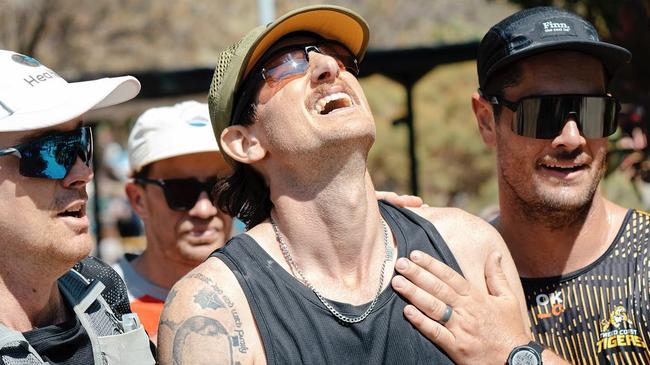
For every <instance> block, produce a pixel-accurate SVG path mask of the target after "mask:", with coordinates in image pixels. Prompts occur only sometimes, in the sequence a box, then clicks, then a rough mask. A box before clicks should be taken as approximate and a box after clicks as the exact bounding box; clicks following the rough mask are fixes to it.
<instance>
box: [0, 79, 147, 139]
mask: <svg viewBox="0 0 650 365" xmlns="http://www.w3.org/2000/svg"><path fill="white" fill-rule="evenodd" d="M139 92H140V82H139V81H138V80H137V79H136V78H134V77H132V76H122V77H112V78H103V79H98V80H91V81H82V82H73V83H69V84H67V85H66V86H65V87H64V88H60V89H52V88H50V89H44V90H43V92H40V93H35V94H34V95H33V96H32V97H33V104H32V106H37V108H38V109H34V108H30V110H29V111H24V112H23V111H21V110H15V111H14V114H12V115H10V116H8V117H6V118H3V119H2V120H0V130H1V131H3V132H11V131H25V130H33V129H41V128H47V127H52V126H56V125H59V124H62V123H65V122H67V121H70V120H73V119H75V118H79V117H80V116H82V115H83V114H84V113H86V112H88V111H90V110H94V109H99V108H104V107H107V106H111V105H115V104H120V103H123V102H125V101H127V100H130V99H132V98H134V97H135V96H136V95H138V93H139Z"/></svg>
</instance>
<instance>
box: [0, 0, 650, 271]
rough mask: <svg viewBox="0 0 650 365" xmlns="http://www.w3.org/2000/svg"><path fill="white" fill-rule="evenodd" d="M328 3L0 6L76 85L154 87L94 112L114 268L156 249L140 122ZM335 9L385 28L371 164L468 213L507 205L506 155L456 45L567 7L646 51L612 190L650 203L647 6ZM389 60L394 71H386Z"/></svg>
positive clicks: (21, 44)
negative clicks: (500, 160)
mask: <svg viewBox="0 0 650 365" xmlns="http://www.w3.org/2000/svg"><path fill="white" fill-rule="evenodd" d="M319 2H322V1H311V0H300V1H297V0H275V1H273V0H258V1H255V0H241V1H226V0H209V1H208V0H110V1H108V0H98V1H86V0H0V48H2V49H10V50H14V51H17V52H20V53H24V54H28V55H32V56H34V57H35V58H37V59H39V60H40V61H41V62H43V63H44V64H47V65H48V66H50V67H51V68H52V69H54V70H58V71H59V73H60V74H62V76H63V77H64V78H66V79H67V80H69V81H78V80H84V79H90V78H94V77H98V76H108V75H114V74H120V75H121V74H133V75H135V76H136V77H138V78H139V79H140V80H141V81H142V84H143V93H141V96H139V97H138V98H137V99H135V100H134V101H131V102H129V103H126V104H123V105H120V106H117V107H112V108H108V109H105V110H99V111H95V112H92V113H90V114H89V115H88V117H87V122H89V123H91V124H92V125H93V126H94V133H95V141H96V146H95V151H96V157H95V161H94V163H95V171H96V180H95V182H94V184H93V185H92V186H91V187H90V189H89V195H90V196H91V197H92V207H91V208H90V209H91V212H90V215H91V217H92V219H93V222H94V224H93V227H94V232H95V237H96V239H97V242H98V243H99V246H98V247H99V250H98V254H99V255H100V256H102V258H104V259H105V260H107V261H109V262H110V261H113V260H114V259H116V258H118V257H119V256H120V255H121V254H122V252H134V251H139V250H141V249H142V247H143V245H144V239H143V238H142V225H141V222H140V220H139V218H138V217H137V216H136V215H135V214H134V213H133V211H132V210H131V208H130V205H129V203H128V201H127V199H126V197H125V193H124V183H125V181H126V179H127V171H128V158H127V153H126V140H127V136H128V133H129V128H130V127H131V125H132V123H133V121H134V120H135V119H136V118H137V117H138V116H139V115H140V114H141V113H142V112H143V111H144V110H146V109H148V108H150V107H153V106H158V105H171V104H173V103H176V102H178V101H182V100H197V101H201V102H205V100H206V95H207V86H208V85H209V82H210V77H211V71H212V70H213V69H214V63H215V62H216V58H217V54H218V53H219V52H220V51H221V50H222V49H223V48H224V47H226V46H227V45H229V44H231V43H232V42H234V41H235V40H236V39H238V38H239V37H241V36H242V35H243V34H244V33H245V32H246V31H247V30H249V29H251V28H253V27H254V26H255V25H256V24H259V23H264V22H267V21H270V20H271V19H273V17H274V16H275V15H277V14H282V13H285V12H287V11H289V10H291V9H294V8H296V7H299V6H302V5H308V4H315V3H319ZM328 3H331V4H336V5H342V6H345V7H348V8H351V9H353V10H355V11H357V12H358V13H359V14H361V15H362V16H363V17H364V18H365V19H367V21H368V23H369V24H370V27H371V29H372V38H371V40H370V52H369V56H368V58H367V62H372V64H371V66H372V68H371V70H372V71H373V72H366V73H362V76H363V78H362V79H361V83H362V85H363V87H364V89H365V93H366V96H367V97H368V99H369V102H370V104H371V107H372V108H373V112H374V115H375V122H376V124H377V142H376V143H375V146H374V147H373V149H372V150H371V154H370V157H369V166H370V172H371V174H372V175H373V181H374V182H375V185H376V187H377V188H378V189H380V190H389V191H395V192H398V193H400V194H413V193H416V194H418V195H420V196H421V197H422V198H423V199H424V201H425V202H427V203H428V204H429V205H438V206H455V207H460V208H463V209H465V210H468V211H470V212H472V213H474V214H478V215H480V216H483V217H485V218H489V217H490V216H492V215H493V214H494V213H495V210H496V206H497V201H496V199H497V184H496V177H495V171H494V166H495V163H494V161H493V159H494V156H493V153H492V152H491V151H489V150H488V149H486V147H485V146H484V144H483V143H481V141H480V136H479V134H478V130H477V128H476V126H475V123H476V122H475V120H474V116H473V115H472V111H471V105H470V95H471V93H472V92H473V91H474V90H475V89H476V88H477V87H478V81H477V80H476V76H475V75H476V71H475V67H476V64H475V61H474V60H473V59H471V53H470V57H469V58H468V59H467V60H463V61H457V60H456V58H454V57H448V56H449V54H448V53H450V52H452V50H455V49H462V50H470V51H473V50H474V49H475V47H476V46H477V44H478V41H480V37H481V36H482V35H483V34H484V33H485V32H486V31H487V29H488V28H489V27H490V26H491V25H492V24H495V23H496V22H498V21H499V20H500V19H502V18H504V17H506V16H507V15H510V14H512V13H513V12H515V11H516V10H518V9H520V8H523V7H531V6H538V5H555V6H560V7H564V8H567V9H570V10H572V11H574V12H576V13H578V14H580V15H582V16H584V17H585V18H587V19H588V20H590V21H591V22H592V23H594V24H595V25H596V26H597V28H598V31H599V33H600V34H601V35H602V36H603V38H604V39H605V40H607V41H609V42H612V43H615V44H618V45H621V46H623V47H626V48H627V49H629V50H630V51H631V52H632V54H633V60H632V63H631V64H630V65H627V66H626V67H625V68H624V69H623V71H622V72H621V73H620V74H618V75H617V78H616V79H615V80H614V81H613V84H612V90H613V92H614V93H615V94H616V95H617V96H618V98H619V99H620V100H621V101H622V103H623V110H622V114H621V117H620V127H621V128H620V129H619V131H618V132H617V133H616V134H615V135H614V136H612V137H611V138H610V142H611V146H610V152H609V157H608V164H609V168H608V176H607V177H606V178H605V180H604V184H603V186H602V188H603V190H604V192H605V195H606V196H608V197H609V198H610V199H612V200H613V201H615V202H617V203H619V204H621V205H623V206H627V207H635V208H640V209H645V210H648V209H650V159H649V158H648V152H649V149H648V144H647V138H646V135H647V130H648V126H649V123H650V116H649V115H648V113H649V112H650V67H648V65H650V47H648V45H650V2H649V1H648V0H556V1H553V0H435V1H431V0H331V1H328ZM454 47H456V48H454ZM371 58H372V59H371ZM418 58H419V61H423V62H424V61H431V62H430V66H427V68H426V69H425V72H422V73H421V75H420V74H418V75H417V77H414V76H413V75H412V74H410V75H407V74H405V73H403V72H401V71H404V72H405V71H407V69H409V67H411V62H413V61H418ZM422 58H430V59H426V60H424V59H422ZM460 58H461V59H462V58H463V57H460ZM382 60H383V61H384V62H382ZM424 63H426V62H424ZM388 64H390V67H391V70H392V71H391V72H381V68H382V67H387V66H385V65H388ZM361 68H362V71H363V68H364V64H363V63H362V64H361ZM411 71H412V70H411ZM148 81H150V82H148ZM237 229H239V230H241V225H239V226H238V228H237Z"/></svg>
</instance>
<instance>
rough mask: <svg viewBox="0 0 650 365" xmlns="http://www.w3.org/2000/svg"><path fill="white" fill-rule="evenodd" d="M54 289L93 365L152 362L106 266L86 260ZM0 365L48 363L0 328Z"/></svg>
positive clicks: (16, 333) (120, 284)
mask: <svg viewBox="0 0 650 365" xmlns="http://www.w3.org/2000/svg"><path fill="white" fill-rule="evenodd" d="M111 272H112V273H113V274H114V276H113V275H111ZM82 273H83V274H82ZM115 277H117V279H118V280H119V281H118V280H116V279H115ZM58 284H59V289H60V290H61V293H62V294H63V296H64V297H65V298H66V300H67V302H68V303H70V304H71V306H72V309H73V311H74V313H75V315H76V317H77V318H78V319H79V322H80V323H81V325H82V326H83V327H84V329H85V330H86V333H87V334H88V337H89V339H90V343H91V346H92V352H93V358H94V364H95V365H124V364H129V365H131V364H133V365H144V364H154V363H155V360H154V358H153V355H152V353H151V349H150V346H149V338H148V336H147V333H146V332H145V331H144V327H142V325H141V324H140V321H139V319H138V317H137V315H136V314H135V313H129V312H130V308H129V307H128V296H127V294H126V287H125V285H124V282H122V281H121V279H119V276H117V273H115V272H114V271H112V269H111V268H110V267H109V266H108V265H106V264H104V263H103V262H101V261H99V260H98V259H96V258H94V257H88V258H86V259H84V260H82V261H81V262H80V263H79V264H77V265H75V267H74V268H72V269H70V271H68V272H67V273H66V274H65V275H63V276H62V277H61V278H59V280H58ZM107 284H108V288H107ZM105 298H106V299H105ZM107 300H108V301H107ZM109 302H110V304H109ZM122 313H125V314H122ZM0 364H2V365H47V364H49V363H48V362H46V361H44V360H43V359H42V358H41V356H40V355H39V354H38V353H37V352H36V350H35V349H34V348H33V347H32V346H31V345H30V344H29V342H27V340H26V339H25V336H24V335H23V334H22V333H21V332H19V331H15V330H12V329H9V328H7V327H6V326H3V325H2V324H0Z"/></svg>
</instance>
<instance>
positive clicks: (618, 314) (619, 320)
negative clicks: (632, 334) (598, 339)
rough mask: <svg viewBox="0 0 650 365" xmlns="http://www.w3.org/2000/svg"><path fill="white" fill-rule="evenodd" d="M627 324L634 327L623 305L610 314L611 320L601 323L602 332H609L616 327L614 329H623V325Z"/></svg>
mask: <svg viewBox="0 0 650 365" xmlns="http://www.w3.org/2000/svg"><path fill="white" fill-rule="evenodd" d="M623 323H627V324H628V325H630V326H633V325H634V323H632V320H631V319H629V318H628V317H627V311H626V310H625V308H624V307H623V306H622V305H619V306H616V307H615V308H614V310H613V311H612V312H611V313H610V314H609V320H605V319H603V320H602V321H601V322H600V330H601V331H602V332H606V331H609V328H610V327H612V326H614V328H619V327H621V324H623Z"/></svg>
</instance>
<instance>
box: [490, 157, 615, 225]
mask: <svg viewBox="0 0 650 365" xmlns="http://www.w3.org/2000/svg"><path fill="white" fill-rule="evenodd" d="M592 166H594V167H596V166H597V168H598V171H597V172H596V173H595V175H594V176H593V178H592V179H591V180H590V182H589V184H588V185H587V186H586V187H585V188H584V189H582V190H580V191H577V192H575V193H573V194H571V195H570V196H567V195H566V193H562V194H557V192H556V191H555V190H556V189H558V188H557V187H556V188H551V187H548V186H535V185H536V184H534V183H533V182H532V180H530V179H529V180H527V181H521V182H519V181H517V180H519V179H516V178H512V177H511V176H509V174H507V173H505V172H503V173H502V176H503V180H504V182H505V184H506V185H507V186H508V190H509V195H511V196H512V197H513V198H514V202H515V206H516V208H515V209H516V210H517V213H518V215H519V216H520V217H521V218H522V219H525V220H528V221H529V222H534V223H535V224H536V225H541V226H543V227H545V228H547V229H550V230H561V229H564V228H566V227H569V226H571V225H581V224H582V223H584V221H585V220H586V218H587V215H588V214H589V210H590V209H591V206H592V204H593V199H594V196H595V194H596V191H597V190H598V185H599V184H600V181H601V180H602V178H603V176H604V174H605V156H604V155H603V156H602V157H601V158H599V161H594V164H593V165H592ZM524 184H529V185H533V186H532V188H531V189H522V186H524Z"/></svg>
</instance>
